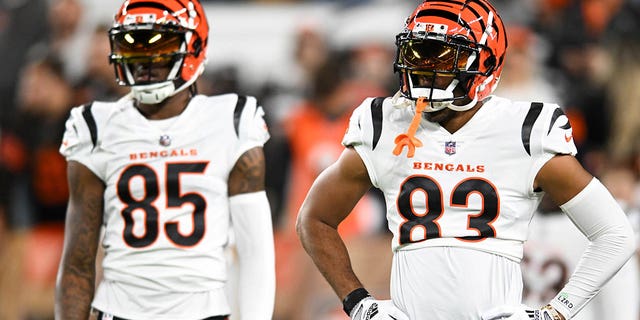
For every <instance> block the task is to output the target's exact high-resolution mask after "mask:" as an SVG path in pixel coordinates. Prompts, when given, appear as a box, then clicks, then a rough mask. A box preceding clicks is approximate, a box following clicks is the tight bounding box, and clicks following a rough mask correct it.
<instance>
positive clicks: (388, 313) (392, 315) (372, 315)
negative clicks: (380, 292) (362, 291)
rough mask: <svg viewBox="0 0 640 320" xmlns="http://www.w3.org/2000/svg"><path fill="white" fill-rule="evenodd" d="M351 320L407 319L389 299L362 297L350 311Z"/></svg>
mask: <svg viewBox="0 0 640 320" xmlns="http://www.w3.org/2000/svg"><path fill="white" fill-rule="evenodd" d="M350 316H351V319H352V320H409V317H408V316H407V315H406V314H404V312H402V311H401V310H400V309H398V307H396V306H395V305H394V304H393V301H391V300H375V299H373V298H371V297H368V298H364V299H362V300H361V301H360V302H359V303H358V304H357V305H356V306H355V308H353V310H352V311H351V314H350Z"/></svg>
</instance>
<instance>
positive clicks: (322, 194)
mask: <svg viewBox="0 0 640 320" xmlns="http://www.w3.org/2000/svg"><path fill="white" fill-rule="evenodd" d="M370 188H371V182H370V180H369V175H368V173H367V170H366V167H365V166H364V163H363V162H362V160H361V158H360V156H359V155H358V154H357V153H356V151H355V150H353V148H346V149H345V150H344V152H343V153H342V155H341V156H340V158H339V159H338V160H337V161H336V162H335V163H334V164H332V165H331V166H330V167H328V168H327V169H326V170H324V171H323V172H322V173H321V174H320V175H319V176H318V178H317V179H316V180H315V182H314V183H313V185H312V186H311V189H310V190H309V193H308V194H307V197H306V199H305V200H304V202H303V204H302V206H301V208H300V212H299V213H298V220H297V224H296V230H297V232H298V236H299V237H300V241H301V242H302V245H303V247H304V248H305V250H306V251H307V253H308V254H309V255H310V256H311V258H312V259H313V261H314V263H315V264H316V266H317V267H318V269H319V270H320V272H321V273H322V275H323V276H324V277H325V278H326V279H327V281H328V282H329V284H330V285H331V287H332V288H333V290H334V291H335V292H336V294H337V295H338V297H339V298H340V299H341V300H342V299H344V298H345V297H346V296H347V294H349V293H350V292H352V291H353V290H355V289H357V288H361V287H362V283H361V282H360V280H358V278H357V276H356V275H355V273H354V272H353V269H352V267H351V262H350V259H349V254H348V252H347V248H346V246H345V244H344V242H343V241H342V239H341V238H340V235H339V234H338V225H339V224H340V222H342V221H343V220H344V219H345V218H346V217H347V216H348V215H349V213H350V212H351V210H352V209H353V208H354V206H355V205H356V203H358V201H359V200H360V198H362V196H364V194H365V193H366V192H367V191H368V190H369V189H370Z"/></svg>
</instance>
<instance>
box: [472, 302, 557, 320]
mask: <svg viewBox="0 0 640 320" xmlns="http://www.w3.org/2000/svg"><path fill="white" fill-rule="evenodd" d="M482 320H564V317H563V316H562V315H560V313H558V311H556V310H555V309H554V308H553V307H551V306H545V307H542V308H540V309H536V308H531V307H528V306H526V305H520V306H508V305H507V306H499V307H495V308H492V309H490V310H489V311H486V312H484V313H483V314H482Z"/></svg>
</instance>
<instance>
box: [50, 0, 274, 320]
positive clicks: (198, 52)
mask: <svg viewBox="0 0 640 320" xmlns="http://www.w3.org/2000/svg"><path fill="white" fill-rule="evenodd" d="M208 33H209V26H208V23H207V18H206V16H205V12H204V10H203V8H202V6H201V4H200V3H199V2H198V1H195V0H170V1H159V0H155V1H154V0H152V1H147V0H145V1H142V0H129V1H126V2H124V3H123V4H122V7H121V8H120V9H119V10H118V12H117V14H116V15H115V21H114V25H113V27H112V28H111V29H110V30H109V39H110V42H111V51H112V52H111V56H110V61H111V63H112V64H113V65H114V68H115V73H116V78H117V81H118V82H119V83H120V84H121V85H124V86H129V87H130V89H131V92H130V94H128V95H126V96H124V97H122V98H121V99H120V100H118V101H117V102H100V101H94V102H93V103H89V104H86V105H84V106H80V107H77V108H74V109H73V110H72V111H71V115H70V117H69V120H68V121H67V124H66V132H65V134H64V138H63V141H62V145H61V147H60V151H61V153H62V154H63V155H64V156H65V157H66V158H67V161H68V168H67V173H68V178H69V190H70V191H69V192H70V195H69V204H68V209H67V216H66V229H65V245H64V250H63V254H62V261H61V264H60V269H59V274H58V285H57V290H56V310H55V312H56V319H65V320H67V319H87V318H88V317H89V314H90V310H92V309H93V310H94V311H95V313H96V315H97V317H98V319H136V320H137V319H193V320H197V319H210V320H214V319H216V320H218V319H220V320H221V319H227V318H228V316H229V315H230V314H231V313H232V306H231V304H230V302H229V299H228V298H227V288H226V282H227V280H228V277H229V276H228V272H227V270H226V268H227V264H228V262H227V253H226V247H227V246H228V244H229V241H230V240H229V239H230V236H233V239H234V242H235V245H236V248H237V255H238V259H239V266H238V268H239V269H238V270H237V274H238V277H239V278H238V288H239V289H238V293H237V294H238V298H237V301H238V304H239V305H238V310H239V317H238V318H240V319H271V314H272V312H273V304H274V294H275V273H274V251H273V250H274V249H273V235H272V225H271V214H270V207H269V202H268V200H267V197H266V194H265V191H264V173H265V172H264V170H265V169H264V168H265V166H264V156H263V152H262V146H263V144H264V143H265V141H267V139H268V138H269V133H268V131H267V128H266V125H265V123H264V120H263V114H264V113H263V111H262V108H261V107H260V106H258V105H257V103H256V99H255V98H253V97H246V96H240V95H237V94H226V95H218V96H205V95H200V94H198V92H197V88H196V85H195V84H196V80H197V78H198V76H200V75H201V74H202V72H203V70H204V67H205V63H206V52H207V45H208ZM102 227H104V228H103V230H102V231H101V228H102ZM231 228H232V231H231ZM99 243H101V245H102V248H103V249H104V252H105V254H104V259H103V260H102V266H101V267H102V269H103V277H102V280H101V281H100V283H99V285H98V287H97V289H95V290H94V281H95V277H96V275H95V261H96V252H97V250H98V245H99Z"/></svg>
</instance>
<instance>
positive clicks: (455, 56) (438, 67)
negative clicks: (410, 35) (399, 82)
mask: <svg viewBox="0 0 640 320" xmlns="http://www.w3.org/2000/svg"><path fill="white" fill-rule="evenodd" d="M471 54H472V50H470V49H468V48H464V47H461V46H456V45H450V44H447V43H444V42H441V41H437V40H429V39H424V40H415V39H413V40H407V41H405V42H403V43H402V44H401V45H400V61H399V62H400V63H402V64H404V65H406V66H407V67H410V68H415V69H418V70H421V69H422V70H430V71H449V72H454V71H457V70H465V69H466V66H467V61H468V60H469V57H470V56H471Z"/></svg>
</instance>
